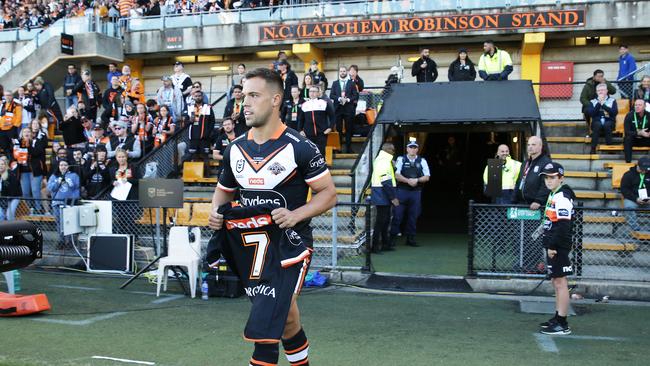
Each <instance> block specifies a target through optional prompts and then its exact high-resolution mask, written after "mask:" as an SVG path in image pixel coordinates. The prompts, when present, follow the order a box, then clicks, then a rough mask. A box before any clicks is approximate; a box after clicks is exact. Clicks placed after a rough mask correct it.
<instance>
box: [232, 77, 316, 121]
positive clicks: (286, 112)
mask: <svg viewBox="0 0 650 366" xmlns="http://www.w3.org/2000/svg"><path fill="white" fill-rule="evenodd" d="M316 88H318V87H316ZM307 100H309V98H308V99H307ZM304 102H305V101H304V100H303V99H302V98H301V96H300V89H299V88H298V86H297V85H296V86H292V87H291V100H285V101H284V104H283V105H282V110H281V113H280V117H281V119H282V122H284V124H286V125H287V127H289V128H293V129H294V130H296V131H297V130H298V113H299V111H300V106H301V105H302V104H303V103H304ZM242 115H243V113H242Z"/></svg>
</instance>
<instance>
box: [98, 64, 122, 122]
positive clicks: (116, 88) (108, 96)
mask: <svg viewBox="0 0 650 366" xmlns="http://www.w3.org/2000/svg"><path fill="white" fill-rule="evenodd" d="M123 94H124V89H123V88H122V86H121V84H120V79H119V77H118V76H116V75H113V76H112V77H111V85H110V87H109V88H108V89H106V91H104V96H103V97H102V107H103V108H104V111H103V112H102V115H101V121H102V127H104V128H106V126H108V123H109V121H110V120H111V119H116V118H118V117H119V115H120V111H121V110H122V108H123V106H122V104H123V101H124V99H123Z"/></svg>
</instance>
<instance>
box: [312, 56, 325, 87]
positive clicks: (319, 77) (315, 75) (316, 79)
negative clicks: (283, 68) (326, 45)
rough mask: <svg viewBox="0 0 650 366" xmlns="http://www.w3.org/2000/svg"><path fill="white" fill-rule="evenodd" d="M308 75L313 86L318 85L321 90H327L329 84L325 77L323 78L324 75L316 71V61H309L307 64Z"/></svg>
mask: <svg viewBox="0 0 650 366" xmlns="http://www.w3.org/2000/svg"><path fill="white" fill-rule="evenodd" d="M309 75H311V78H312V82H313V83H314V84H315V85H319V86H321V87H322V88H323V90H327V86H328V84H329V83H328V81H327V77H325V73H324V72H322V71H320V70H319V69H318V61H316V60H311V63H310V64H309Z"/></svg>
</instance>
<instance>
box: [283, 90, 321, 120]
mask: <svg viewBox="0 0 650 366" xmlns="http://www.w3.org/2000/svg"><path fill="white" fill-rule="evenodd" d="M314 87H315V88H316V89H317V90H318V91H317V95H318V93H320V88H319V87H318V86H314ZM310 94H311V93H310ZM308 100H309V99H308ZM304 102H305V101H304V100H303V99H302V97H301V95H300V89H299V88H298V86H293V87H291V100H285V101H284V104H283V105H282V113H281V114H280V117H281V118H282V122H284V124H286V125H287V127H289V128H293V129H294V130H296V131H298V112H299V110H300V106H301V105H302V104H303V103H304Z"/></svg>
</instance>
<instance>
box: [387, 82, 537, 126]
mask: <svg viewBox="0 0 650 366" xmlns="http://www.w3.org/2000/svg"><path fill="white" fill-rule="evenodd" d="M539 120H540V115H539V108H538V106H537V100H536V99H535V93H534V92H533V86H532V83H531V82H530V81H529V80H512V81H488V82H485V81H476V82H475V81H457V82H446V83H417V84H413V83H411V84H393V85H392V91H391V92H390V94H389V95H388V96H387V97H386V98H385V100H384V105H383V107H382V109H381V113H380V114H379V116H378V117H377V122H378V123H400V124H437V123H453V124H460V123H493V122H534V121H539Z"/></svg>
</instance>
